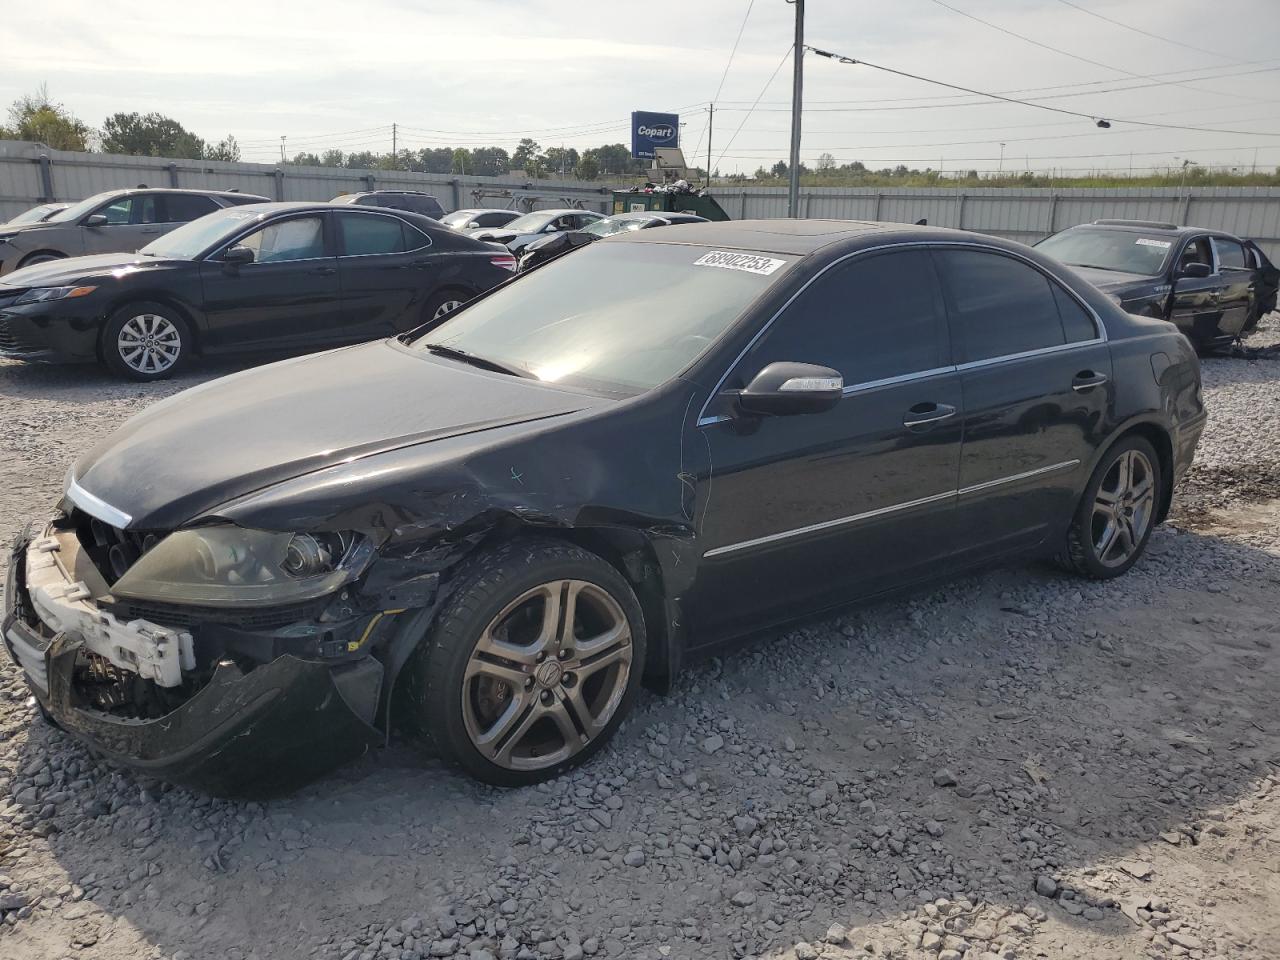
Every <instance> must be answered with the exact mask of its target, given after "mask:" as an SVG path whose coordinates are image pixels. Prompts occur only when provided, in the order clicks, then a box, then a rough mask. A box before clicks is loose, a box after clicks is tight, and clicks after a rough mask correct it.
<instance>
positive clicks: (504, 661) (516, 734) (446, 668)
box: [420, 541, 645, 786]
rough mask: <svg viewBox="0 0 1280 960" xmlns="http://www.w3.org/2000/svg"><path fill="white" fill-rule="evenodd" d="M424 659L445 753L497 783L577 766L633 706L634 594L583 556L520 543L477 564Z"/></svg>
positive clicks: (428, 706) (424, 680)
mask: <svg viewBox="0 0 1280 960" xmlns="http://www.w3.org/2000/svg"><path fill="white" fill-rule="evenodd" d="M476 560H477V562H475V563H472V564H470V565H469V566H468V568H467V569H466V570H464V571H463V572H462V573H460V574H459V579H458V583H457V585H456V587H455V588H454V593H453V595H452V597H451V598H450V600H449V601H448V602H447V603H446V605H445V607H444V608H443V609H442V610H441V613H440V617H439V619H438V620H437V623H436V626H435V628H434V629H433V631H432V634H431V636H430V639H429V642H428V646H427V648H426V649H425V650H424V651H423V656H422V657H421V660H420V663H421V672H420V678H421V684H420V685H421V687H422V688H423V689H425V695H424V696H423V697H422V705H423V708H424V709H425V712H426V714H427V718H426V719H427V723H428V728H429V732H430V734H431V736H432V738H433V739H434V740H435V742H436V744H437V746H438V747H439V748H440V750H441V752H442V753H443V754H445V755H446V757H447V758H448V759H451V760H453V761H454V762H456V763H458V764H459V765H460V766H462V767H463V768H465V769H466V770H467V771H468V772H469V773H471V774H472V775H473V776H475V777H477V778H478V779H480V780H483V781H485V782H487V783H492V784H495V785H498V786H518V785H522V784H528V783H536V782H538V781H540V780H545V779H548V778H550V777H553V776H555V775H556V774H558V773H560V772H561V771H563V770H566V769H568V768H569V767H571V766H574V765H576V764H578V763H581V762H583V761H584V760H586V759H587V758H588V757H589V756H591V755H592V754H593V753H595V751H596V750H598V749H599V748H600V747H602V746H603V745H604V743H605V742H606V741H607V740H608V739H609V737H610V736H611V735H612V734H613V731H614V730H615V729H616V728H617V726H618V724H619V723H621V721H622V718H623V716H624V715H625V714H626V712H627V710H628V709H629V708H630V706H631V702H632V700H633V699H634V697H635V693H636V689H637V687H638V685H639V679H640V674H641V671H642V669H643V665H644V650H645V634H644V623H643V620H642V617H641V613H640V608H639V604H638V603H637V601H636V599H635V594H634V593H633V592H632V591H631V588H630V586H629V585H628V584H627V582H626V581H625V580H624V579H623V578H622V577H621V575H619V574H618V572H617V571H616V570H615V569H614V568H613V567H611V566H610V565H609V564H607V563H606V562H605V561H603V560H601V559H600V558H599V557H597V556H595V555H594V554H591V553H588V552H587V551H585V550H581V549H579V548H578V547H575V546H572V545H569V544H562V543H556V542H547V541H518V542H514V543H512V544H508V545H505V546H503V547H500V548H499V549H498V550H496V551H494V552H493V553H490V554H487V555H485V556H483V557H479V558H476Z"/></svg>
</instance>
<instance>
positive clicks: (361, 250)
mask: <svg viewBox="0 0 1280 960" xmlns="http://www.w3.org/2000/svg"><path fill="white" fill-rule="evenodd" d="M338 236H339V237H340V238H341V242H342V252H343V253H344V254H345V255H346V256H348V257H366V256H370V255H372V254H379V253H403V252H404V251H405V250H406V249H408V248H407V247H406V246H405V236H404V230H403V227H402V224H401V222H400V221H399V220H397V219H396V218H395V217H383V216H379V215H378V214H376V213H369V214H364V213H340V214H338Z"/></svg>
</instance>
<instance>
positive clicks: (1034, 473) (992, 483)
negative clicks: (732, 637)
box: [702, 460, 1080, 559]
mask: <svg viewBox="0 0 1280 960" xmlns="http://www.w3.org/2000/svg"><path fill="white" fill-rule="evenodd" d="M1079 465H1080V461H1079V460H1064V461H1062V462H1061V463H1052V464H1050V465H1049V466H1047V467H1037V468H1036V469H1035V470H1025V471H1023V472H1022V473H1015V474H1013V475H1012V476H1008V477H999V478H997V479H995V480H986V481H983V482H982V483H975V484H973V485H972V486H968V487H961V488H960V489H958V490H948V491H946V492H945V493H935V494H932V495H931V496H928V497H921V498H919V499H918V500H907V501H906V502H904V503H895V504H893V505H891V506H888V507H878V508H876V509H875V510H866V511H864V512H862V513H855V514H853V515H852V516H848V517H840V518H838V519H836V520H824V521H822V522H820V523H811V524H808V525H807V526H803V527H796V528H794V529H792V530H781V531H779V532H778V533H769V534H765V535H764V536H763V537H755V538H753V539H751V540H741V541H739V542H738V543H728V544H725V545H724V546H723V547H715V548H713V549H711V550H707V551H706V552H704V553H703V554H702V556H703V559H709V558H711V557H719V556H724V555H725V554H729V553H737V552H738V551H740V550H750V549H752V548H754V547H760V546H764V545H765V544H769V543H777V542H778V541H780V540H788V539H790V538H791V537H799V536H803V535H805V534H807V533H817V532H818V531H820V530H831V529H834V528H836V527H842V526H845V525H847V524H851V523H858V522H860V521H862V520H871V519H874V518H875V517H883V516H887V515H888V514H891V513H897V512H899V511H902V510H910V509H912V508H914V507H922V506H926V505H927V504H931V503H938V502H940V501H942V500H947V499H950V498H952V497H954V498H956V499H957V500H958V499H959V498H960V497H964V496H968V495H970V494H974V493H980V492H982V491H984V490H990V489H992V488H994V487H1000V486H1004V485H1005V484H1007V483H1019V482H1021V481H1023V480H1030V479H1031V478H1032V477H1038V476H1042V475H1044V474H1047V473H1056V472H1057V471H1059V470H1067V469H1071V468H1074V467H1078V466H1079Z"/></svg>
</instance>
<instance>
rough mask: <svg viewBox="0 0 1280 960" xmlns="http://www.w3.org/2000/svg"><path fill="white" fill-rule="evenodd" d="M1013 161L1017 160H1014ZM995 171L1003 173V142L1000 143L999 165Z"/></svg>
mask: <svg viewBox="0 0 1280 960" xmlns="http://www.w3.org/2000/svg"><path fill="white" fill-rule="evenodd" d="M1014 162H1015V163H1016V162H1017V161H1014ZM996 173H1004V144H1003V143H1002V144H1000V165H999V166H998V167H996Z"/></svg>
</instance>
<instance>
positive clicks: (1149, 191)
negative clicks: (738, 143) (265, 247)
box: [0, 140, 1280, 260]
mask: <svg viewBox="0 0 1280 960" xmlns="http://www.w3.org/2000/svg"><path fill="white" fill-rule="evenodd" d="M42 158H43V159H42ZM46 175H47V177H48V180H49V183H48V184H47V185H46V181H45V178H46ZM144 183H145V184H146V185H147V186H151V187H165V186H178V187H196V188H203V189H216V190H227V189H231V188H236V189H239V190H241V191H243V192H245V193H253V194H259V195H261V196H265V197H269V198H271V199H273V200H329V199H331V198H333V197H335V196H337V195H339V194H342V193H352V192H356V191H361V190H370V189H377V188H381V189H391V190H422V191H425V192H427V193H432V194H434V195H435V196H436V198H437V199H439V201H440V203H441V205H442V206H443V207H444V208H445V209H446V210H456V209H458V208H459V207H472V206H486V207H488V206H492V207H510V208H513V209H519V210H521V211H524V210H528V209H531V208H534V207H537V208H543V209H545V208H548V207H558V206H563V205H581V206H584V207H586V208H588V209H592V210H597V211H600V212H602V213H604V212H609V211H610V209H611V198H610V191H611V189H612V185H611V184H609V183H607V182H591V183H586V182H583V181H575V180H564V181H559V180H536V181H530V180H528V179H527V178H524V177H518V176H514V175H513V176H507V177H475V176H454V175H452V174H435V173H410V172H408V171H403V170H349V169H346V168H343V167H299V166H294V165H292V164H269V163H225V162H221V161H214V160H168V159H166V158H163V157H126V156H116V155H110V154H101V153H74V152H69V151H62V150H49V149H48V148H46V147H44V146H42V145H40V144H35V143H26V142H21V141H7V140H0V219H4V218H7V217H9V216H13V215H14V214H17V213H20V212H21V211H23V210H25V209H27V208H28V207H31V206H33V205H35V204H36V203H39V202H41V201H43V200H51V199H58V200H79V199H82V198H84V197H87V196H90V195H92V194H94V193H100V192H102V191H103V190H113V189H118V188H120V187H135V186H137V185H138V184H144ZM625 185H630V183H628V184H625ZM625 185H624V186H625ZM46 186H48V187H51V189H47V188H46ZM713 192H714V193H715V196H716V198H717V199H718V200H719V201H720V204H721V206H723V207H724V208H725V210H726V212H728V214H729V215H730V216H731V217H733V218H734V219H739V220H740V219H755V218H766V219H767V218H771V217H785V216H786V215H787V191H786V188H785V187H758V186H751V187H735V186H732V185H729V186H721V187H717V188H716V189H715V190H714V191H713ZM800 213H801V215H802V216H806V217H823V218H832V219H840V220H887V221H894V222H899V223H914V222H915V221H917V220H921V219H925V220H928V222H929V223H930V224H931V225H933V226H940V227H959V228H962V229H965V230H975V231H978V232H981V233H990V234H995V235H997V236H1003V237H1009V238H1012V239H1015V240H1021V241H1023V242H1026V243H1033V242H1035V241H1036V240H1039V239H1040V238H1042V237H1045V236H1048V235H1049V234H1050V233H1053V232H1055V231H1057V230H1062V229H1064V228H1066V227H1069V226H1073V225H1074V224H1077V223H1088V222H1089V221H1091V220H1097V219H1102V218H1119V219H1131V220H1160V221H1170V222H1174V223H1194V224H1196V225H1198V226H1204V227H1208V228H1211V229H1216V230H1223V231H1226V232H1228V233H1234V234H1237V235H1239V236H1242V237H1248V238H1251V239H1255V240H1258V241H1259V242H1260V243H1261V244H1262V246H1263V248H1264V249H1266V250H1267V252H1268V253H1269V254H1270V255H1271V256H1272V257H1273V258H1275V259H1277V260H1280V188H1275V187H1194V188H1187V189H1185V190H1184V189H1179V188H1175V187H1156V188H1152V187H1132V188H1117V189H1062V190H1056V189H1052V188H1045V187H1028V188H994V187H972V188H970V187H966V186H963V185H960V184H957V185H956V186H954V187H945V188H944V187H926V188H909V187H897V188H893V187H885V188H876V187H867V188H846V187H811V188H806V189H804V190H802V191H801V197H800Z"/></svg>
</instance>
